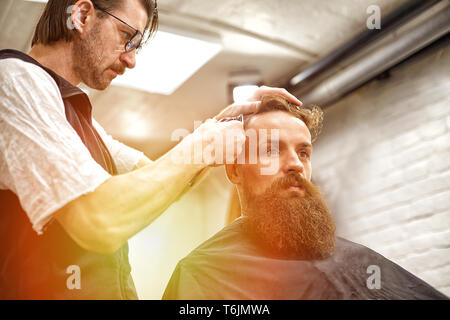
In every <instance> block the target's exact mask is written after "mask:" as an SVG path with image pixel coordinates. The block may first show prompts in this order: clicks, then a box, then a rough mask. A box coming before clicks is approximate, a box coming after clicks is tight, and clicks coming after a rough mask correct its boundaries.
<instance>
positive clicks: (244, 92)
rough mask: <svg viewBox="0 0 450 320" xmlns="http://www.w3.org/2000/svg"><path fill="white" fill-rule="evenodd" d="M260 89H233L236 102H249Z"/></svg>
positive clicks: (249, 87)
mask: <svg viewBox="0 0 450 320" xmlns="http://www.w3.org/2000/svg"><path fill="white" fill-rule="evenodd" d="M258 88H259V87H258V86H256V85H244V86H237V87H234V89H233V100H234V102H243V101H246V100H248V99H249V98H250V97H251V96H253V94H254V93H255V91H256V90H257V89H258Z"/></svg>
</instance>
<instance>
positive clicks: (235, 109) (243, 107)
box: [215, 101, 261, 120]
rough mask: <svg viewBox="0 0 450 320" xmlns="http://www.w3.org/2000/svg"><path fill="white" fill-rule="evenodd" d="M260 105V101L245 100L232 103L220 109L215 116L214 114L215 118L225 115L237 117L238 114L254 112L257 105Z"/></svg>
mask: <svg viewBox="0 0 450 320" xmlns="http://www.w3.org/2000/svg"><path fill="white" fill-rule="evenodd" d="M260 105H261V101H247V102H239V103H234V104H232V105H230V106H228V107H226V108H225V109H223V110H222V112H220V113H219V114H218V115H217V116H215V119H216V120H221V119H223V118H226V117H237V116H239V115H241V114H242V115H249V114H252V113H255V112H256V111H257V110H258V109H259V106H260Z"/></svg>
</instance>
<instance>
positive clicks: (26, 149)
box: [0, 58, 143, 234]
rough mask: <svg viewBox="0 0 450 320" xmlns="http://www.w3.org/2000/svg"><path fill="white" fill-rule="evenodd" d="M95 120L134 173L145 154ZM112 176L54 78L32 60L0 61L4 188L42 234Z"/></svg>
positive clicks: (121, 163)
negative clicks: (78, 127)
mask: <svg viewBox="0 0 450 320" xmlns="http://www.w3.org/2000/svg"><path fill="white" fill-rule="evenodd" d="M93 124H94V126H95V128H96V129H97V131H98V133H99V135H100V136H101V137H102V139H103V141H104V142H105V144H106V147H107V148H108V150H109V152H110V153H111V156H112V157H113V159H114V161H115V163H116V166H117V170H118V172H119V173H125V172H129V171H131V170H132V169H133V168H134V167H135V165H136V164H137V162H138V161H139V159H140V158H141V157H142V156H143V154H142V152H139V151H137V150H134V149H132V148H130V147H127V146H125V145H124V144H122V143H120V142H119V141H117V140H114V139H113V138H112V137H111V136H109V135H107V134H106V132H105V130H104V129H103V128H102V127H101V126H100V125H99V124H98V123H97V122H96V121H93ZM110 177H111V175H110V174H109V173H108V172H107V171H105V170H104V169H103V168H102V167H101V166H100V165H99V164H98V163H97V162H96V161H95V160H94V159H93V158H92V156H91V154H90V153H89V150H88V149H87V148H86V146H85V145H84V144H83V142H82V141H81V139H80V137H79V136H78V134H77V133H76V132H75V130H74V129H73V128H72V126H71V125H70V124H69V122H68V121H67V120H66V116H65V111H64V104H63V101H62V98H61V94H60V92H59V89H58V87H57V85H56V83H55V81H54V80H53V78H52V77H51V76H50V75H49V74H48V73H47V72H46V71H45V70H43V69H42V68H40V67H38V66H36V65H33V64H31V63H27V62H24V61H22V60H19V59H12V58H11V59H3V60H0V189H9V190H11V191H13V192H14V193H15V194H16V195H17V196H18V198H19V200H20V203H21V205H22V208H23V209H24V210H25V212H26V213H27V215H28V218H29V219H30V221H31V224H32V226H33V229H34V230H35V231H36V232H37V233H38V234H42V231H43V228H44V226H45V225H46V224H47V223H48V222H49V221H50V220H51V218H52V214H53V213H55V212H56V211H57V210H58V209H60V208H61V207H63V206H64V205H65V204H67V203H68V202H70V201H72V200H74V199H76V198H78V197H80V196H81V195H83V194H85V193H88V192H92V191H93V190H95V189H96V188H97V187H98V186H99V185H100V184H102V183H103V182H105V181H106V180H107V179H109V178H110ZM0 205H1V204H0ZM5 214H7V213H5Z"/></svg>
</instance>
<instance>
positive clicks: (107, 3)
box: [31, 0, 158, 46]
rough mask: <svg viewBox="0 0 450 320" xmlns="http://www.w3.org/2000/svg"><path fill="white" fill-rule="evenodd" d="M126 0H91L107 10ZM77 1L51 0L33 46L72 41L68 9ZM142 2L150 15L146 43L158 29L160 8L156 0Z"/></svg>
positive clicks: (42, 17) (40, 20)
mask: <svg viewBox="0 0 450 320" xmlns="http://www.w3.org/2000/svg"><path fill="white" fill-rule="evenodd" d="M124 1H126V0H91V2H92V3H95V4H96V5H97V6H98V7H100V8H102V9H104V10H106V11H111V10H114V9H119V8H120V7H121V5H122V4H123V3H124ZM76 2H77V0H49V1H48V2H47V5H46V6H45V9H44V12H43V13H42V16H41V18H40V19H39V22H38V24H37V26H36V30H35V32H34V36H33V40H32V41H31V46H34V45H35V44H38V43H40V44H44V45H47V44H51V43H52V42H55V41H59V40H61V39H64V40H65V41H67V42H70V41H71V40H72V39H73V36H74V32H75V30H71V29H70V28H69V27H68V25H67V21H68V18H70V14H71V13H70V12H69V13H67V10H68V8H69V7H70V6H72V5H74V4H75V3H76ZM140 2H141V3H142V5H143V7H144V8H145V11H146V12H147V16H148V20H147V23H146V25H145V30H144V34H146V38H145V39H143V40H142V41H143V43H145V42H146V41H147V40H148V39H149V38H150V37H151V36H152V35H153V34H154V33H155V32H156V30H157V29H158V9H157V4H156V0H140ZM97 14H98V16H99V17H103V16H106V14H104V13H103V12H97Z"/></svg>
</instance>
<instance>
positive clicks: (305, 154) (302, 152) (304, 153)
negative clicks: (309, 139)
mask: <svg viewBox="0 0 450 320" xmlns="http://www.w3.org/2000/svg"><path fill="white" fill-rule="evenodd" d="M299 155H300V157H301V158H309V153H308V152H306V151H301V152H300V153H299Z"/></svg>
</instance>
